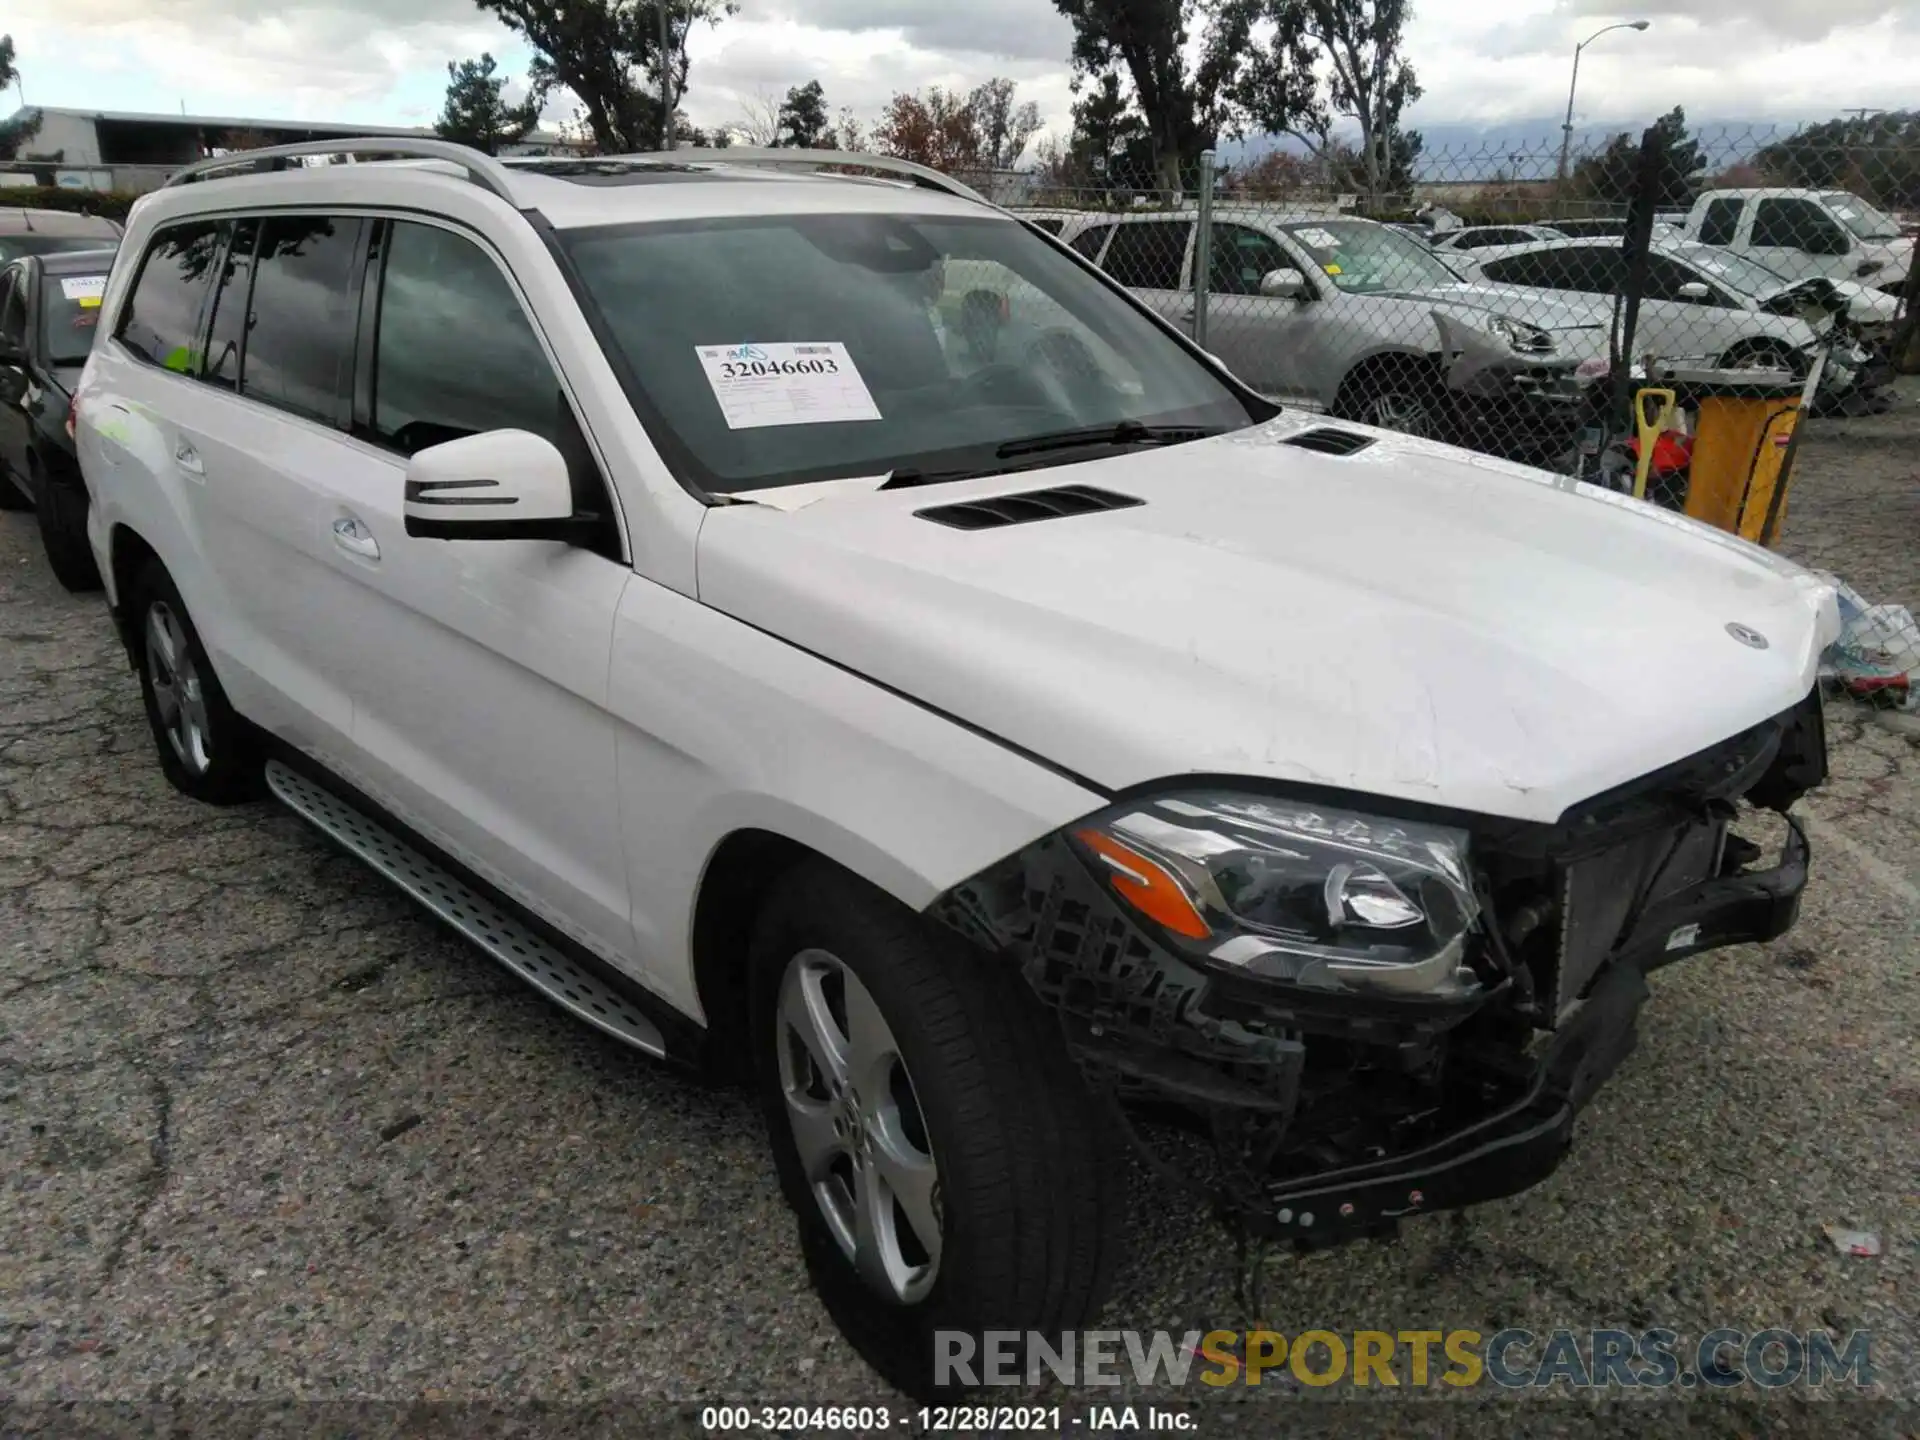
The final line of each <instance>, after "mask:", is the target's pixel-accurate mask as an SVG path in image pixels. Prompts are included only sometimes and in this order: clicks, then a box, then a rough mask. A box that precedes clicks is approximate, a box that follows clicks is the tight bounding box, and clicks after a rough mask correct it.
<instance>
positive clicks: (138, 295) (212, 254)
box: [117, 220, 220, 375]
mask: <svg viewBox="0 0 1920 1440" xmlns="http://www.w3.org/2000/svg"><path fill="white" fill-rule="evenodd" d="M219 250H220V227H219V225H218V224H217V223H215V222H214V221H211V220H194V221H189V222H187V223H185V224H182V225H169V226H168V227H167V228H166V229H164V230H161V231H159V232H158V233H156V234H155V235H154V237H153V240H152V243H150V244H149V245H148V246H147V253H146V255H145V256H144V257H142V259H141V262H140V274H139V276H138V278H137V279H135V281H134V283H133V293H132V295H131V296H129V297H128V300H127V308H126V313H125V314H124V315H122V316H121V317H120V328H119V330H118V332H117V333H118V336H119V340H120V343H121V344H122V345H124V346H126V347H127V349H128V350H130V351H132V352H133V353H134V354H135V355H138V356H139V357H140V358H141V359H143V360H146V361H148V362H150V363H152V364H154V365H158V366H161V367H162V368H164V369H167V370H174V371H178V372H179V373H180V374H182V375H193V374H197V373H199V369H200V356H199V354H198V337H199V333H200V312H201V310H202V308H203V307H204V306H205V304H206V300H207V293H208V291H209V290H211V289H212V288H213V268H214V261H215V260H216V259H217V258H218V256H219Z"/></svg>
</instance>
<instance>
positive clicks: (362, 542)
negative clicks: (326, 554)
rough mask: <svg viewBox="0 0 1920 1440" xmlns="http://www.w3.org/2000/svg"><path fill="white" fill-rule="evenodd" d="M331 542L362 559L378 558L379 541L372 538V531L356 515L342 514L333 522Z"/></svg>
mask: <svg viewBox="0 0 1920 1440" xmlns="http://www.w3.org/2000/svg"><path fill="white" fill-rule="evenodd" d="M333 543H334V544H336V545H338V546H339V547H340V548H341V549H342V550H344V551H346V552H347V553H348V554H349V555H358V556H359V557H360V558H361V559H362V560H378V559H379V558H380V542H379V541H378V540H376V539H374V538H373V532H372V531H371V530H369V529H367V526H366V522H365V521H364V520H362V519H361V518H360V517H359V516H358V515H342V516H341V517H340V518H339V519H338V520H336V521H334V522H333Z"/></svg>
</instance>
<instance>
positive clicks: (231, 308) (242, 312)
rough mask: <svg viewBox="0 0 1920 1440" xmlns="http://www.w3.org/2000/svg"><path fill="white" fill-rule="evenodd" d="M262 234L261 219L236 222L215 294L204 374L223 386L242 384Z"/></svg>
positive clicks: (208, 329)
mask: <svg viewBox="0 0 1920 1440" xmlns="http://www.w3.org/2000/svg"><path fill="white" fill-rule="evenodd" d="M259 238H260V222H259V221H258V220H239V221H236V222H234V225H233V229H232V231H231V232H230V236H229V239H228V242H227V254H226V259H225V260H224V261H223V262H222V263H221V266H220V279H219V283H218V284H217V285H216V287H215V289H214V294H213V319H212V320H211V321H210V322H209V323H208V326H207V363H206V366H205V368H204V369H203V370H202V372H201V378H202V379H204V380H207V381H209V382H211V383H212V384H215V385H218V386H219V387H220V388H221V389H223V390H238V389H239V388H240V350H241V347H242V346H243V345H244V344H245V343H246V338H247V300H248V293H249V290H250V287H251V286H252V284H253V247H254V245H255V244H256V243H257V242H258V240H259Z"/></svg>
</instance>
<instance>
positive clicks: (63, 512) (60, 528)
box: [33, 470, 100, 594]
mask: <svg viewBox="0 0 1920 1440" xmlns="http://www.w3.org/2000/svg"><path fill="white" fill-rule="evenodd" d="M33 480H34V486H33V489H34V506H33V508H34V510H35V512H36V518H37V519H38V520H39V522H40V548H41V549H43V550H45V551H46V552H47V565H48V567H49V568H50V569H51V570H52V571H53V578H54V579H56V580H58V581H59V582H60V583H61V584H62V585H64V586H65V587H66V588H67V589H68V590H70V591H72V592H74V593H75V594H79V593H81V592H83V591H88V590H98V589H99V588H100V567H99V566H98V565H97V564H95V563H94V558H93V546H92V544H91V543H89V542H88V540H87V492H86V491H85V490H79V491H76V490H75V489H74V488H73V487H72V486H70V485H56V484H55V483H54V482H53V481H51V480H49V479H48V478H47V476H46V474H45V472H43V471H39V470H36V471H35V472H34V476H33Z"/></svg>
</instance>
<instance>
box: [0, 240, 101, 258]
mask: <svg viewBox="0 0 1920 1440" xmlns="http://www.w3.org/2000/svg"><path fill="white" fill-rule="evenodd" d="M119 243H120V242H119V241H118V240H116V239H114V237H113V236H111V235H0V263H4V262H5V261H8V260H18V259H19V258H20V257H21V256H22V255H59V254H63V253H65V252H66V251H69V250H111V249H113V247H114V246H115V245H117V244H119Z"/></svg>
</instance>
